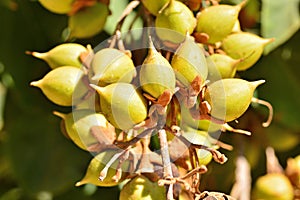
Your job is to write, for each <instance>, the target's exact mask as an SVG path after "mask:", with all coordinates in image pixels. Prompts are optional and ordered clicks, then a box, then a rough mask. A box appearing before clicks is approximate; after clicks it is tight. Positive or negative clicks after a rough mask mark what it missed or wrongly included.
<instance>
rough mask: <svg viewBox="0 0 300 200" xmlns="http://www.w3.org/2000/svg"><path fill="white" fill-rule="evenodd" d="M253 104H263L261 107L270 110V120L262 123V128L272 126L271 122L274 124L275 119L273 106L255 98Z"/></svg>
mask: <svg viewBox="0 0 300 200" xmlns="http://www.w3.org/2000/svg"><path fill="white" fill-rule="evenodd" d="M251 101H252V102H253V103H258V104H261V105H264V106H266V107H267V108H268V109H269V116H268V119H267V121H266V122H264V123H262V126H263V127H268V126H270V124H271V122H272V119H273V112H274V111H273V106H272V105H271V104H270V103H269V102H267V101H264V100H261V99H258V98H255V97H252V100H251Z"/></svg>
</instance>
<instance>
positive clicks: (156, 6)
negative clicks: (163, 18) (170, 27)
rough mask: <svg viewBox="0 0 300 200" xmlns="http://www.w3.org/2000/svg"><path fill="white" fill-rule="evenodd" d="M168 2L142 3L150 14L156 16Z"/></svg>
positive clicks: (145, 0) (159, 0) (149, 0)
mask: <svg viewBox="0 0 300 200" xmlns="http://www.w3.org/2000/svg"><path fill="white" fill-rule="evenodd" d="M169 1H170V0H142V3H143V5H144V6H145V8H147V10H148V11H149V12H150V13H151V14H153V15H155V16H156V15H158V12H159V11H160V10H161V9H162V8H163V7H164V6H165V5H166V4H167V3H168V2H169Z"/></svg>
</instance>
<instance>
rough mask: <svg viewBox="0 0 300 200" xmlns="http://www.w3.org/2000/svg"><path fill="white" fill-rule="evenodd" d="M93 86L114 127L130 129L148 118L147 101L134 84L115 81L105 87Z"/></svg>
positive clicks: (103, 109)
mask: <svg viewBox="0 0 300 200" xmlns="http://www.w3.org/2000/svg"><path fill="white" fill-rule="evenodd" d="M91 86H92V87H93V88H94V89H95V90H96V91H97V92H98V93H99V94H100V106H101V110H102V112H103V113H104V115H105V116H106V118H107V119H108V121H109V122H110V123H111V124H112V125H113V126H114V127H116V128H118V129H121V130H128V129H131V128H132V127H133V126H134V125H135V124H138V123H140V122H142V121H144V120H145V119H146V117H147V114H148V113H147V102H146V100H145V99H144V97H143V96H142V94H141V93H140V92H139V91H137V90H136V89H135V88H134V86H133V85H131V84H129V83H113V84H110V85H107V86H105V87H99V86H96V85H91Z"/></svg>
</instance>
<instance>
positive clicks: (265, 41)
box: [262, 38, 275, 46]
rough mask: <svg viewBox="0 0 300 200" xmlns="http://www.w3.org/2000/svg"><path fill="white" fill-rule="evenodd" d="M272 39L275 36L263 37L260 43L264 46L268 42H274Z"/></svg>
mask: <svg viewBox="0 0 300 200" xmlns="http://www.w3.org/2000/svg"><path fill="white" fill-rule="evenodd" d="M274 40H275V38H263V40H262V44H263V45H264V46H266V45H267V44H270V43H272V42H274Z"/></svg>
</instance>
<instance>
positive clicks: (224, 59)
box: [207, 54, 241, 80]
mask: <svg viewBox="0 0 300 200" xmlns="http://www.w3.org/2000/svg"><path fill="white" fill-rule="evenodd" d="M207 59H209V60H210V61H211V62H212V63H211V64H210V65H208V68H209V69H208V70H209V80H215V79H217V78H219V79H220V78H222V79H223V78H233V77H234V76H235V74H236V67H237V64H238V63H240V62H241V61H240V60H235V59H233V58H231V57H230V56H228V55H225V54H212V55H211V56H209V57H207ZM211 68H215V69H211ZM215 73H218V74H215ZM212 76H213V77H212Z"/></svg>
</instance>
